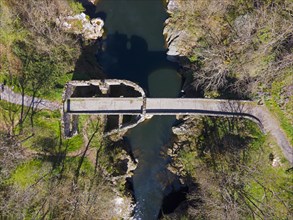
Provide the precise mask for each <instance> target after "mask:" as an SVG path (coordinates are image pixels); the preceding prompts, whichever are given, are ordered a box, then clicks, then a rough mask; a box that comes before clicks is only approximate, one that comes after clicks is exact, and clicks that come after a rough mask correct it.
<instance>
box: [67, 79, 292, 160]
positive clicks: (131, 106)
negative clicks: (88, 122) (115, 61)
mask: <svg viewBox="0 0 293 220" xmlns="http://www.w3.org/2000/svg"><path fill="white" fill-rule="evenodd" d="M106 81H107V80H106ZM106 81H105V82H106ZM95 82H96V85H98V84H100V83H101V82H98V81H95ZM105 82H103V83H104V84H105ZM112 82H114V81H112ZM115 83H116V84H117V83H118V84H124V85H126V84H127V85H128V86H132V87H133V88H134V90H136V91H139V93H140V96H139V97H106V96H104V97H72V94H73V90H70V92H68V91H69V90H68V89H67V92H65V96H64V97H65V98H64V100H63V113H64V119H67V120H71V121H72V122H71V124H73V125H72V126H71V129H72V130H74V127H75V126H76V123H77V122H76V117H78V115H81V114H97V115H119V121H120V122H121V121H122V119H121V118H122V117H123V115H139V116H140V117H139V120H138V123H140V122H141V121H143V120H144V119H145V118H146V117H147V116H152V115H207V116H224V117H243V118H247V119H250V120H252V121H254V122H255V123H257V124H258V125H259V127H260V128H261V129H262V131H263V132H265V133H270V134H271V135H272V136H273V137H274V138H275V140H276V142H277V144H278V145H279V146H280V147H281V149H282V151H283V153H284V155H285V157H286V158H287V159H288V160H289V161H290V163H291V164H293V148H292V146H291V145H290V143H289V141H288V138H287V136H286V134H285V133H284V131H283V130H282V129H281V128H280V125H279V122H278V121H277V120H276V119H275V118H274V116H273V115H272V114H271V113H270V112H269V111H268V110H267V109H266V108H265V107H264V106H260V105H258V104H257V103H255V102H252V101H240V100H219V99H198V98H146V96H145V93H144V92H143V89H141V88H140V87H139V86H138V85H136V84H134V83H132V82H131V83H129V81H123V80H120V81H119V80H118V81H115ZM81 84H82V85H85V84H86V85H88V86H90V85H92V82H91V81H88V82H83V83H81ZM104 84H103V85H104ZM110 84H111V82H110ZM68 85H69V86H72V85H75V86H79V85H78V84H74V83H69V84H68ZM104 87H105V85H104ZM106 87H107V88H110V86H109V85H108V86H106ZM104 93H105V94H106V93H108V92H104ZM70 117H72V118H71V119H70ZM69 123H70V122H69ZM65 124H66V123H65ZM67 124H68V123H67ZM136 124H137V123H136ZM136 124H131V125H127V126H122V125H119V128H120V129H129V128H130V127H134V126H135V125H136ZM65 130H66V125H65ZM72 130H71V131H70V128H69V124H68V125H67V132H65V135H66V134H67V135H70V133H72V132H74V131H72Z"/></svg>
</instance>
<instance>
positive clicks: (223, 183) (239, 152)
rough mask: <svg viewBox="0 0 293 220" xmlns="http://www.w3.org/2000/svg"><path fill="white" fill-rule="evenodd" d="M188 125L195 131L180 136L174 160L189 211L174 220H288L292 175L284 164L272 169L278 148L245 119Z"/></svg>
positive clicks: (197, 120)
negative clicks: (184, 219) (185, 185)
mask: <svg viewBox="0 0 293 220" xmlns="http://www.w3.org/2000/svg"><path fill="white" fill-rule="evenodd" d="M193 120H194V123H196V124H198V127H197V128H196V127H193V128H190V129H192V130H193V131H194V135H189V136H184V137H179V140H181V141H182V143H183V146H181V148H180V150H179V152H178V156H177V157H175V160H174V164H175V167H178V168H179V169H180V170H181V171H180V173H181V174H182V175H183V176H184V177H185V178H186V180H187V183H188V184H189V187H190V189H191V190H190V192H189V195H188V200H189V202H188V204H189V207H188V209H187V210H185V212H181V213H179V214H178V216H181V215H182V216H186V215H187V216H188V218H189V219H194V218H198V219H266V218H268V219H289V218H290V216H291V214H292V211H293V210H292V206H291V205H290V204H291V203H292V186H291V178H292V171H289V168H290V164H288V162H286V161H284V160H281V163H282V165H280V164H279V165H277V167H273V166H272V165H271V164H272V160H273V159H274V157H275V156H276V155H278V153H275V152H276V149H278V147H277V146H276V145H273V146H272V145H271V140H269V138H268V137H267V136H265V135H263V134H262V133H261V132H260V131H259V129H258V128H257V127H256V125H255V124H253V123H252V122H249V121H246V120H239V119H219V118H203V119H199V118H195V119H193ZM269 145H270V146H271V147H269ZM194 185H197V187H194ZM207 210H209V211H208V212H207ZM167 219H168V218H167Z"/></svg>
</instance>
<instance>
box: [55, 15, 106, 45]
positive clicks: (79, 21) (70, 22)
mask: <svg viewBox="0 0 293 220" xmlns="http://www.w3.org/2000/svg"><path fill="white" fill-rule="evenodd" d="M56 24H57V25H58V26H59V27H60V28H61V29H62V30H65V31H67V32H70V33H74V34H81V35H82V36H83V38H84V39H86V40H96V39H97V38H100V37H102V36H103V33H104V30H103V26H104V21H103V20H102V19H100V18H94V19H91V20H90V19H89V18H88V17H87V16H86V15H85V14H84V13H81V14H77V15H74V16H67V17H60V18H58V19H57V20H56Z"/></svg>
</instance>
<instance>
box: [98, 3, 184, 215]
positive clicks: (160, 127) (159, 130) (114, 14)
mask: <svg viewBox="0 0 293 220" xmlns="http://www.w3.org/2000/svg"><path fill="white" fill-rule="evenodd" d="M96 15H97V16H99V17H101V18H102V19H103V20H104V21H105V30H106V39H105V40H104V41H103V49H104V50H103V52H102V53H100V54H99V55H98V61H99V63H100V64H101V66H102V67H103V69H104V71H105V72H106V73H107V74H108V77H109V78H118V79H127V80H131V81H133V82H136V83H138V84H139V85H140V86H141V87H143V88H144V89H145V91H146V93H147V96H148V97H177V96H178V93H179V90H180V86H181V77H180V75H179V74H178V72H177V71H176V70H177V68H178V67H177V65H176V64H174V63H171V62H169V61H168V60H167V59H166V48H165V41H164V36H163V27H164V22H165V20H166V18H167V13H166V10H165V8H164V5H163V1H162V0H100V2H99V3H98V5H97V11H96ZM174 121H175V117H173V116H155V117H153V118H151V119H149V120H146V121H145V122H144V123H142V124H140V125H138V126H137V127H135V128H133V129H131V130H130V131H129V132H128V133H127V135H126V138H127V139H128V140H129V142H130V144H131V147H132V151H133V154H134V156H135V157H136V158H137V159H138V167H137V169H136V170H135V172H134V176H133V188H134V194H135V200H136V208H135V214H134V217H135V219H147V220H152V219H157V218H158V213H159V211H160V208H161V205H162V199H163V196H164V195H163V193H164V190H165V187H166V185H167V184H168V183H167V182H168V177H167V176H168V171H167V170H166V165H167V163H168V158H167V157H166V156H164V150H165V149H166V144H168V142H169V141H170V137H171V127H172V124H173V123H174Z"/></svg>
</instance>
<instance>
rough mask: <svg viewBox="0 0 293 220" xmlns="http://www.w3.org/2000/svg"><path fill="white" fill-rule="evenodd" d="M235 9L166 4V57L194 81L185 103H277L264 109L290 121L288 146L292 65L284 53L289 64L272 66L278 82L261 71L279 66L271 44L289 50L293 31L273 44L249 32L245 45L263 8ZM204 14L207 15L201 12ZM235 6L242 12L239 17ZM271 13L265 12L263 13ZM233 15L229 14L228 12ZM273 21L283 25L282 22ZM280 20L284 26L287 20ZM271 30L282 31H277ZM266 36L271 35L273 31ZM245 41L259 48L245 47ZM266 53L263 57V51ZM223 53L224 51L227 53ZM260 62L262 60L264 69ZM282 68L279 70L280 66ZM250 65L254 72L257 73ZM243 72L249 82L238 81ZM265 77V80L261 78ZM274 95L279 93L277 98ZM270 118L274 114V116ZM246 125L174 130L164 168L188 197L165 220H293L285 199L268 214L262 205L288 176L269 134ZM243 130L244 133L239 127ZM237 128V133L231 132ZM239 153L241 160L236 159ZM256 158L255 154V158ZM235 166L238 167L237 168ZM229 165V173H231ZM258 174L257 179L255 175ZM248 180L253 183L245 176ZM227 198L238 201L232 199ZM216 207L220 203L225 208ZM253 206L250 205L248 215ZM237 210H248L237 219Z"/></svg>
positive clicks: (223, 122) (173, 0)
mask: <svg viewBox="0 0 293 220" xmlns="http://www.w3.org/2000/svg"><path fill="white" fill-rule="evenodd" d="M225 4H226V5H225ZM237 4H238V3H235V2H234V3H233V2H229V1H228V2H227V3H223V4H219V3H218V2H217V3H216V2H215V1H212V0H211V1H207V2H201V1H177V0H170V1H169V4H168V12H169V14H170V17H169V18H168V19H167V21H166V26H165V29H164V34H165V37H166V44H167V46H168V49H169V51H168V54H169V55H170V57H171V58H172V61H176V62H179V64H180V65H181V66H182V67H183V73H184V74H189V76H190V75H191V78H189V81H188V82H187V83H185V88H190V87H193V89H191V90H189V91H190V92H187V95H186V96H187V97H189V96H191V97H197V95H198V94H201V95H202V97H205V98H228V99H231V98H232V99H243V98H244V99H253V100H257V101H258V102H259V103H264V100H269V101H266V104H267V103H268V102H269V103H274V104H273V107H272V105H268V108H269V109H272V108H276V109H278V111H277V112H278V114H279V113H281V112H282V113H281V114H280V115H281V116H280V115H279V116H278V115H277V117H276V118H277V119H279V120H280V121H281V122H282V121H283V120H284V118H287V119H286V120H287V122H289V123H286V125H281V126H282V129H283V130H284V131H285V133H286V135H287V137H286V138H287V139H288V140H289V142H291V144H292V141H290V140H292V132H291V131H290V130H292V124H293V122H292V111H291V110H290V109H292V105H291V104H289V100H291V99H292V94H291V95H288V94H289V93H288V91H289V90H288V88H290V86H292V79H291V78H292V74H289V72H290V71H291V72H292V64H290V63H286V59H287V58H289V57H290V55H289V54H287V53H286V52H285V51H282V52H281V54H283V55H282V56H283V57H282V58H281V59H279V62H280V63H282V62H283V64H284V63H286V65H285V66H282V68H277V67H276V69H277V71H278V74H279V75H278V74H276V73H275V75H274V76H276V77H275V78H271V76H272V75H270V74H271V72H270V71H268V72H267V73H264V72H263V70H267V69H266V66H276V65H277V63H276V60H274V59H269V60H268V59H267V58H268V56H271V55H272V54H273V55H272V56H275V54H276V51H274V47H271V45H277V44H286V45H287V46H288V45H291V44H290V43H289V42H291V40H290V39H291V38H290V36H292V35H290V31H289V32H286V31H285V34H284V35H283V36H282V37H281V38H279V39H278V42H273V39H274V38H273V37H272V36H271V35H268V36H266V40H263V39H262V40H259V39H258V40H255V39H254V40H252V41H253V42H252V41H251V39H253V38H254V37H255V38H259V37H260V38H261V37H263V34H264V33H263V32H260V30H258V29H256V30H254V31H256V32H254V33H256V34H254V33H248V34H247V35H245V37H248V36H249V37H251V39H248V38H246V39H245V40H244V34H245V32H244V29H245V31H246V33H247V31H249V30H247V27H248V26H247V25H248V23H249V24H250V25H251V24H252V22H251V20H250V18H249V17H259V18H261V14H259V13H258V10H260V9H262V10H264V8H263V7H262V5H258V6H253V5H251V4H250V3H248V4H247V5H246V6H244V5H241V4H239V5H237ZM216 5H217V6H216ZM227 6H228V7H231V8H230V10H228V11H226V10H227V9H228V8H226V7H227ZM241 7H242V8H241ZM246 7H248V8H249V10H250V13H249V15H247V14H246V15H245V13H246V12H247V11H246V12H245V10H248V8H246ZM276 7H278V5H276ZM284 7H289V5H286V6H284ZM203 8H204V10H201V9H203ZM239 8H241V9H240V10H242V11H241V12H239V11H238V10H239ZM289 8H290V7H289ZM271 9H272V8H266V10H271ZM273 10H274V9H273ZM232 11H233V14H230V13H231V12H232ZM223 13H224V16H223ZM225 13H226V14H225ZM274 15H276V14H274ZM230 16H231V17H230ZM278 16H279V15H276V17H278ZM221 19H223V20H221ZM225 19H226V20H225ZM261 19H264V20H261V22H260V23H262V22H263V23H262V24H264V23H266V22H269V19H268V18H263V17H262V18H261ZM278 19H280V20H282V18H280V17H279V18H278ZM283 22H285V23H286V22H288V20H287V21H283ZM288 25H289V24H288ZM220 27H222V28H220ZM229 27H230V28H232V27H233V28H234V31H231V30H229ZM282 27H283V26H282ZM229 31H231V32H233V33H234V34H235V33H236V34H237V35H233V34H232V33H229ZM275 31H280V30H279V29H278V30H276V29H275ZM287 31H288V29H287ZM266 33H270V30H269V31H268V32H266ZM229 34H230V35H229ZM291 34H292V33H291ZM256 35H257V36H256ZM288 39H289V40H288ZM228 42H229V43H228ZM237 42H238V43H239V42H243V44H242V45H244V46H242V47H240V46H239V44H238V43H237ZM249 42H250V43H251V45H254V46H255V45H257V47H255V48H253V49H251V48H250V49H247V48H248V47H249ZM291 46H292V45H291ZM291 46H290V47H291ZM264 47H266V53H260V51H261V50H262V49H263V48H264ZM227 50H229V52H227V53H226V51H227ZM251 54H257V56H258V57H262V58H263V59H262V58H260V59H255V57H254V56H253V55H251ZM174 56H175V57H176V59H174ZM222 56H225V57H222ZM248 57H250V58H249V60H250V63H249V64H247V63H246V64H244V65H242V66H241V68H239V69H237V68H238V66H237V65H238V64H235V63H234V61H237V62H238V63H243V62H244V61H245V60H247V59H248ZM271 58H272V57H271ZM263 60H266V62H265V63H261V62H262V61H263ZM280 63H279V64H278V65H281V64H280ZM251 67H253V68H254V73H252V69H253V68H251ZM258 68H259V69H258ZM261 68H263V69H261ZM235 71H236V72H237V71H238V72H237V73H235ZM233 72H234V73H235V74H234V73H233ZM242 73H245V74H246V76H249V77H245V78H243V76H242ZM230 74H231V75H230ZM250 74H251V75H250ZM263 76H266V77H267V78H266V79H265V80H264V79H263ZM260 81H262V82H263V84H262V85H261V86H259V82H260ZM285 81H286V82H285ZM289 81H290V82H289ZM185 88H184V89H185ZM227 88H229V89H227ZM276 89H277V90H278V91H283V92H280V93H278V94H277V93H276V91H275V90H276ZM276 103H278V104H276ZM290 111H291V112H290ZM270 114H271V115H274V114H275V110H274V111H273V112H270ZM274 117H275V116H274ZM247 123H248V124H249V122H247V121H243V120H235V119H219V118H218V119H217V118H207V117H188V118H185V119H184V120H183V123H181V124H180V126H178V127H174V128H173V133H174V140H175V141H174V144H173V146H172V147H171V148H170V149H169V151H168V155H169V156H170V157H171V158H172V162H171V164H170V166H169V170H171V171H172V172H173V173H174V174H176V175H178V176H180V177H181V181H182V182H183V183H185V184H186V185H187V187H188V189H189V190H188V193H187V199H186V200H185V201H184V202H182V204H181V205H179V206H178V208H177V210H175V212H174V213H173V214H169V215H166V219H169V218H179V217H182V216H185V217H186V218H190V219H193V218H195V217H196V218H199V216H200V217H202V218H208V219H227V218H232V219H235V218H236V219H237V218H241V216H245V217H246V218H247V216H256V215H258V216H275V217H276V218H280V217H281V216H283V217H284V216H290V209H287V205H286V204H288V202H289V200H287V199H286V193H284V194H282V196H284V197H282V199H281V201H282V202H284V203H283V205H281V206H280V208H279V209H272V210H270V208H269V207H270V206H271V204H270V202H263V201H262V202H260V200H261V198H260V195H263V196H265V195H266V193H265V190H266V189H270V190H271V191H272V192H274V193H277V192H280V188H279V185H280V184H285V185H286V181H287V180H288V178H290V170H291V169H290V167H291V165H290V164H289V163H288V162H287V161H286V159H285V158H283V155H282V152H281V151H280V149H279V147H278V146H277V145H276V142H275V140H273V139H272V138H271V137H270V134H268V135H267V136H264V135H262V134H261V133H259V132H260V131H259V130H258V129H257V128H254V125H251V124H250V125H248V124H247ZM278 123H279V122H278ZM282 123H283V122H282ZM244 124H246V125H245V127H246V128H244V127H243V125H244ZM289 124H290V125H289ZM216 126H219V127H218V128H217V127H216ZM235 127H236V128H237V129H238V130H237V131H236V130H234V129H235ZM248 134H249V135H248ZM247 135H248V136H247ZM286 135H285V136H286ZM237 139H239V140H237ZM240 154H243V156H244V155H246V157H243V158H241V159H240V158H239V155H240ZM253 154H255V155H259V156H258V157H255V156H253ZM235 161H237V163H239V164H235ZM257 164H259V167H258V165H257ZM229 166H231V167H233V168H231V169H230V168H229ZM241 172H242V174H240V173H241ZM256 173H257V176H254V175H255V174H256ZM247 175H248V176H251V177H253V178H252V179H251V178H248V177H247ZM271 180H272V181H271ZM235 181H236V182H238V183H239V184H240V186H239V185H238V186H239V187H240V188H239V189H241V190H240V191H238V190H237V188H235ZM238 183H237V184H238ZM233 184H234V186H233ZM237 184H236V185H237ZM241 184H242V185H241ZM231 192H233V193H235V194H234V195H236V196H235V197H234V195H232V194H230V193H231ZM250 199H251V200H250ZM258 199H260V200H258ZM270 199H271V202H272V203H275V205H274V206H276V204H278V206H279V205H280V203H279V202H280V201H278V199H277V198H276V197H274V196H270ZM227 200H229V201H230V203H229V202H227ZM221 204H225V206H226V207H228V208H227V209H226V208H225V207H223V206H222V205H221ZM233 204H234V205H233ZM236 204H237V205H236ZM245 204H246V205H245ZM252 204H253V205H252ZM251 205H252V206H254V207H253V208H252V209H251ZM239 209H242V210H246V211H245V212H244V213H241V212H240V211H239ZM249 209H250V211H249ZM206 210H209V212H206ZM264 210H265V211H264ZM222 211H224V212H226V214H224V213H222ZM222 214H223V215H222Z"/></svg>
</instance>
